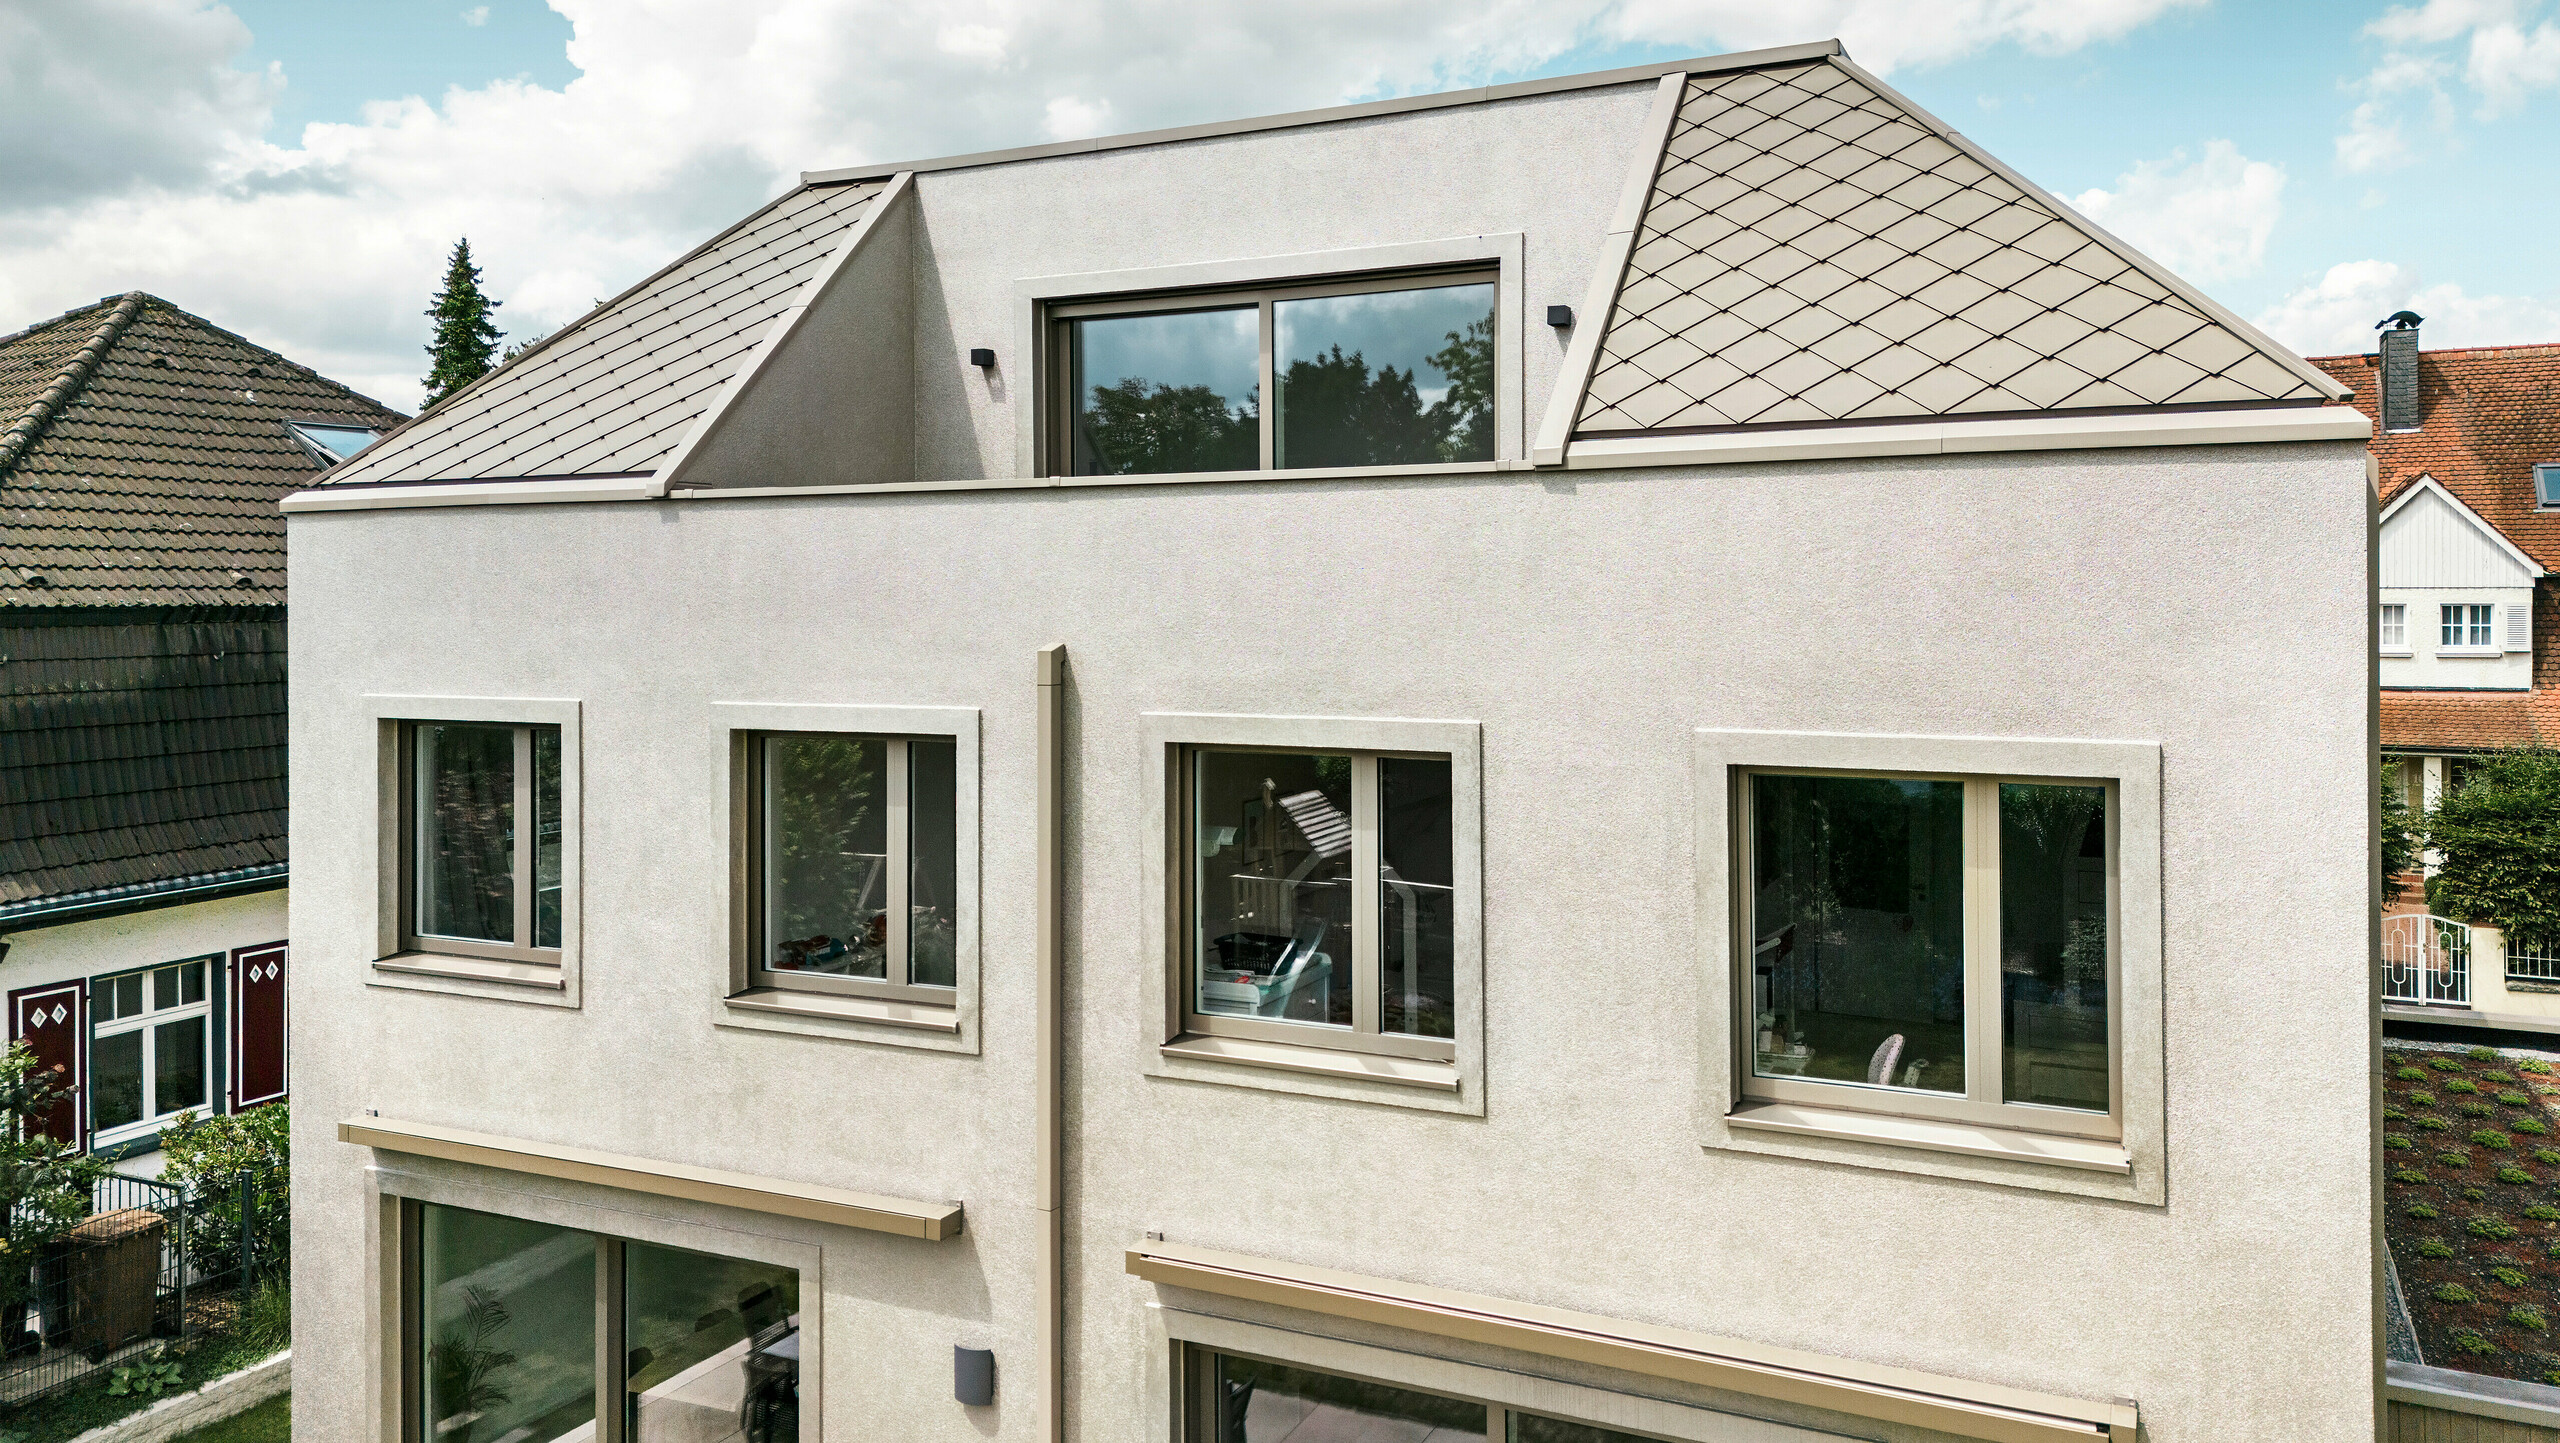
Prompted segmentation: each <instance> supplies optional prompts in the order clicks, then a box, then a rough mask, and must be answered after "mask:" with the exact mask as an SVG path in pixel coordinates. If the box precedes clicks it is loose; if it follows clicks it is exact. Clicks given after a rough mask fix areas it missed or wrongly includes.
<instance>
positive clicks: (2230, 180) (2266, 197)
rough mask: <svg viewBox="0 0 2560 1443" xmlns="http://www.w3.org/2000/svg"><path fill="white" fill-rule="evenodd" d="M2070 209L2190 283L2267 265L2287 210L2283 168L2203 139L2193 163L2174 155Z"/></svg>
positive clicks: (2080, 198)
mask: <svg viewBox="0 0 2560 1443" xmlns="http://www.w3.org/2000/svg"><path fill="white" fill-rule="evenodd" d="M2072 204H2073V205H2076V206H2078V207H2079V208H2080V210H2081V211H2082V212H2083V213H2085V214H2086V215H2087V216H2088V217H2089V218H2090V219H2091V220H2094V221H2096V222H2098V223H2099V224H2100V225H2103V226H2105V227H2106V228H2108V229H2109V230H2112V231H2114V232H2115V233H2116V234H2118V235H2120V236H2123V237H2124V238H2125V239H2126V240H2128V241H2131V242H2133V244H2134V245H2135V247H2137V248H2138V249H2140V250H2142V251H2143V252H2144V253H2146V254H2148V255H2150V256H2151V257H2152V258H2153V259H2154V260H2157V261H2159V262H2160V263H2161V264H2162V265H2165V266H2167V267H2168V268H2169V269H2171V270H2173V271H2176V272H2177V273H2178V274H2179V275H2181V276H2184V277H2186V278H2187V279H2189V280H2192V281H2220V280H2229V279H2231V278H2233V277H2235V276H2245V275H2248V274H2249V273H2250V272H2252V271H2255V270H2256V269H2257V268H2258V266H2259V264H2260V263H2261V262H2262V261H2264V260H2265V258H2266V253H2267V236H2268V235H2269V234H2270V233H2271V232H2273V231H2274V230H2275V226H2276V218H2277V217H2278V216H2279V215H2281V214H2282V213H2283V211H2284V170H2283V168H2282V167H2279V166H2276V165H2272V164H2270V163H2268V162H2266V161H2263V160H2251V159H2249V158H2248V157H2247V156H2245V155H2242V154H2241V153H2240V148H2239V147H2238V146H2236V145H2233V144H2232V143H2231V142H2230V141H2227V140H2215V141H2208V142H2206V144H2205V147H2204V154H2203V155H2201V156H2199V157H2197V158H2196V159H2195V160H2193V161H2189V160H2188V159H2187V153H2186V152H2185V151H2183V150H2176V151H2171V152H2170V153H2169V155H2168V156H2167V157H2166V158H2165V159H2161V160H2146V161H2143V162H2141V163H2140V164H2137V165H2136V166H2134V168H2133V169H2131V170H2129V171H2127V172H2125V173H2124V174H2123V175H2121V176H2119V177H2117V178H2116V188H2115V189H2114V190H2086V191H2082V192H2081V193H2080V194H2079V195H2077V196H2075V197H2073V199H2072Z"/></svg>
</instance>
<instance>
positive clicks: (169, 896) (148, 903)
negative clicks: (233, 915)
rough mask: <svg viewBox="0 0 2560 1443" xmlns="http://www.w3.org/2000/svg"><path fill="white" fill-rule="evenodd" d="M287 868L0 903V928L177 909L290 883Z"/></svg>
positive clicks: (32, 928) (276, 866)
mask: <svg viewBox="0 0 2560 1443" xmlns="http://www.w3.org/2000/svg"><path fill="white" fill-rule="evenodd" d="M287 869H288V864H287V863H284V862H270V863H266V864H264V865H261V866H256V867H235V868H233V869H231V870H230V871H227V872H206V873H203V874H202V875H199V876H194V877H175V878H171V879H169V880H168V881H164V882H137V883H133V884H130V885H127V886H122V887H99V888H95V889H92V890H90V891H86V892H66V893H64V894H63V895H61V896H58V897H44V898H39V899H38V900H36V901H33V902H22V903H17V904H14V905H11V906H7V907H0V932H32V931H35V930H37V929H38V928H43V927H60V926H64V925H67V924H69V923H72V922H88V921H95V920H96V919H98V918H101V917H120V916H123V915H125V914H127V913H131V912H146V911H149V910H151V909H152V908H155V907H178V906H184V905H186V904H188V903H191V902H213V901H219V900H220V899H222V898H224V897H236V896H240V895H242V894H244V893H249V892H271V891H275V890H278V889H280V888H283V887H287V886H290V885H291V877H290V875H289V873H288V870H287Z"/></svg>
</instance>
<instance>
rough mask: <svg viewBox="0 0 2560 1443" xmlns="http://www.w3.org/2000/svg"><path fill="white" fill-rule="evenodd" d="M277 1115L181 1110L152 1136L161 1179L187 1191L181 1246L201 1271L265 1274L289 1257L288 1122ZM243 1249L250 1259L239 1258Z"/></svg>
mask: <svg viewBox="0 0 2560 1443" xmlns="http://www.w3.org/2000/svg"><path fill="white" fill-rule="evenodd" d="M285 1109H286V1105H285V1104H284V1103H282V1102H271V1103H268V1104H266V1105H265V1106H263V1107H253V1108H250V1109H248V1110H247V1111H245V1112H235V1113H230V1114H227V1115H225V1116H221V1117H198V1116H196V1114H194V1113H193V1112H182V1113H180V1114H178V1117H177V1120H176V1121H175V1122H172V1123H171V1124H170V1125H169V1126H168V1127H167V1128H165V1129H163V1130H162V1132H161V1134H160V1150H161V1151H162V1152H163V1153H164V1154H166V1156H167V1159H168V1161H167V1163H166V1164H165V1165H164V1166H163V1168H162V1169H161V1173H160V1176H161V1179H162V1180H163V1181H166V1182H174V1183H178V1184H181V1185H183V1186H184V1187H185V1188H186V1190H187V1211H188V1217H189V1223H188V1237H187V1248H188V1251H189V1253H190V1254H191V1255H193V1256H194V1258H195V1259H196V1262H197V1265H198V1266H200V1267H201V1268H203V1269H204V1270H205V1271H207V1272H227V1271H229V1270H231V1269H233V1268H236V1267H240V1266H241V1265H242V1264H244V1263H254V1265H255V1266H257V1267H258V1268H261V1269H265V1268H269V1267H273V1266H276V1265H279V1264H281V1263H282V1262H283V1261H284V1260H285V1259H286V1258H287V1257H289V1256H291V1248H292V1246H293V1154H292V1119H291V1116H290V1115H289V1114H288V1113H287V1112H286V1110H285ZM244 1194H245V1195H246V1196H244ZM244 1208H245V1212H244ZM243 1243H246V1244H247V1245H248V1251H249V1252H250V1253H252V1254H253V1255H254V1256H250V1257H244V1256H243V1255H242V1254H243V1249H242V1244H243Z"/></svg>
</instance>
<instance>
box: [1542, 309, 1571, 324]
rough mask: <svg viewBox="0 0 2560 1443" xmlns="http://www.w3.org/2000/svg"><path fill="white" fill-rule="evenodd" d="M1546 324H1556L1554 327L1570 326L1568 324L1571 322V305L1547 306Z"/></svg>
mask: <svg viewBox="0 0 2560 1443" xmlns="http://www.w3.org/2000/svg"><path fill="white" fill-rule="evenodd" d="M1547 324H1548V325H1551V326H1556V327H1559V328H1561V327H1564V326H1570V325H1572V324H1573V307H1571V306H1549V307H1547Z"/></svg>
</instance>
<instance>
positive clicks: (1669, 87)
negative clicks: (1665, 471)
mask: <svg viewBox="0 0 2560 1443" xmlns="http://www.w3.org/2000/svg"><path fill="white" fill-rule="evenodd" d="M1688 86H1689V74H1688V72H1687V71H1678V70H1675V71H1668V72H1665V73H1664V75H1663V77H1662V81H1661V88H1660V89H1658V90H1656V91H1655V92H1654V95H1653V111H1652V113H1651V114H1649V115H1647V116H1646V117H1645V128H1644V132H1643V134H1642V135H1641V136H1639V137H1638V138H1637V141H1636V153H1635V158H1634V159H1633V160H1631V161H1630V162H1629V163H1628V165H1627V181H1626V185H1625V187H1624V188H1623V189H1621V190H1620V191H1619V192H1618V211H1617V214H1616V215H1614V216H1612V217H1610V220H1609V234H1608V235H1607V237H1606V238H1604V239H1603V240H1602V241H1601V243H1600V260H1599V263H1598V264H1597V265H1595V266H1594V267H1593V268H1592V271H1591V288H1590V290H1589V291H1588V292H1587V293H1586V294H1585V295H1584V296H1583V298H1582V309H1581V311H1580V312H1578V313H1577V315H1576V320H1577V321H1578V322H1580V323H1579V324H1577V325H1576V326H1574V328H1573V340H1572V342H1571V343H1570V344H1568V345H1567V346H1566V347H1565V353H1564V365H1563V367H1562V369H1560V370H1559V371H1557V373H1556V388H1555V390H1554V392H1553V393H1551V394H1550V395H1549V396H1548V397H1547V414H1546V416H1545V417H1544V418H1543V419H1541V420H1540V421H1539V422H1538V438H1537V440H1536V441H1534V442H1532V443H1531V445H1530V447H1529V460H1530V462H1531V464H1533V465H1538V466H1561V465H1563V464H1564V451H1565V443H1566V442H1567V441H1570V440H1571V439H1573V419H1574V417H1575V416H1577V415H1579V414H1580V413H1581V411H1582V393H1583V392H1584V391H1586V390H1588V389H1589V388H1590V386H1591V369H1592V367H1593V366H1595V365H1597V364H1598V363H1599V360H1600V342H1601V341H1602V340H1603V339H1604V338H1605V337H1606V336H1607V335H1608V333H1609V314H1610V312H1612V311H1613V310H1615V309H1616V308H1617V305H1618V288H1619V287H1620V286H1623V285H1625V284H1626V281H1627V258H1628V257H1629V256H1630V255H1633V254H1634V253H1635V248H1636V233H1637V232H1638V231H1640V230H1642V229H1644V212H1645V203H1646V202H1647V201H1648V200H1649V199H1651V197H1652V195H1653V182H1654V177H1655V176H1656V175H1658V174H1660V172H1661V170H1662V152H1663V149H1664V147H1665V146H1667V145H1668V144H1669V143H1670V140H1671V124H1672V122H1673V121H1674V120H1677V119H1678V118H1679V115H1680V96H1681V93H1682V92H1683V91H1685V90H1687V89H1688Z"/></svg>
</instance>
